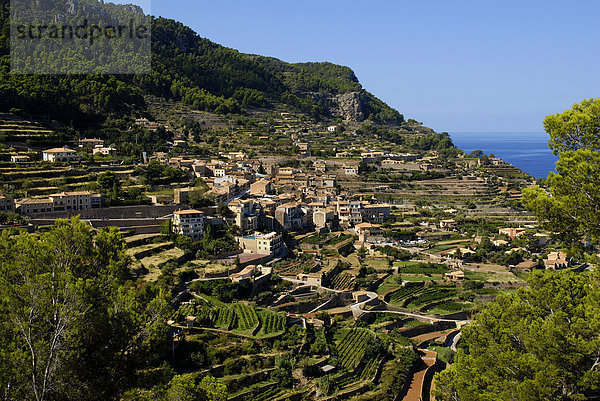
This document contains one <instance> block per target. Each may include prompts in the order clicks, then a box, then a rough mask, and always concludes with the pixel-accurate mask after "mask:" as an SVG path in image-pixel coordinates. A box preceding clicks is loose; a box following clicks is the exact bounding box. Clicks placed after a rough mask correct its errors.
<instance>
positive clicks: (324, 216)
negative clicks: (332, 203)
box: [313, 207, 337, 231]
mask: <svg viewBox="0 0 600 401" xmlns="http://www.w3.org/2000/svg"><path fill="white" fill-rule="evenodd" d="M336 217H337V216H336V214H335V209H334V208H331V207H330V208H326V209H320V210H315V211H313V224H314V225H315V228H316V229H317V230H325V229H326V230H328V231H332V230H333V229H335V228H336V226H337V224H336Z"/></svg>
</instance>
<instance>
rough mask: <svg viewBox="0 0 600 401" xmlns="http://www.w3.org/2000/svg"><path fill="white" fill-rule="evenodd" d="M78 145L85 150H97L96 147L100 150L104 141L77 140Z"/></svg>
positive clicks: (94, 139)
mask: <svg viewBox="0 0 600 401" xmlns="http://www.w3.org/2000/svg"><path fill="white" fill-rule="evenodd" d="M78 145H79V147H80V148H86V149H94V148H98V147H100V148H101V147H103V146H104V139H98V138H84V139H80V140H79V142H78Z"/></svg>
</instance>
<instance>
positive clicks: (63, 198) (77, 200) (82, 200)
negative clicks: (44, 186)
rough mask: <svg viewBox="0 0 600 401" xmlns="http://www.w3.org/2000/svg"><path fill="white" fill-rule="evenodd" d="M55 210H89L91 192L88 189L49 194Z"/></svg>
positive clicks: (90, 206)
mask: <svg viewBox="0 0 600 401" xmlns="http://www.w3.org/2000/svg"><path fill="white" fill-rule="evenodd" d="M49 198H50V200H51V201H52V209H53V211H55V212H59V211H73V210H89V209H91V208H92V193H91V192H89V191H79V192H61V193H58V194H52V195H50V196H49Z"/></svg>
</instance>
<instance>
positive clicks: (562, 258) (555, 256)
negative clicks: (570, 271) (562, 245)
mask: <svg viewBox="0 0 600 401" xmlns="http://www.w3.org/2000/svg"><path fill="white" fill-rule="evenodd" d="M544 266H546V269H553V270H556V269H566V268H567V267H569V266H571V262H570V260H569V258H568V257H567V254H566V253H564V252H561V251H559V252H550V253H549V254H548V257H547V258H546V259H544Z"/></svg>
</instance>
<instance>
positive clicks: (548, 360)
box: [436, 271, 600, 401]
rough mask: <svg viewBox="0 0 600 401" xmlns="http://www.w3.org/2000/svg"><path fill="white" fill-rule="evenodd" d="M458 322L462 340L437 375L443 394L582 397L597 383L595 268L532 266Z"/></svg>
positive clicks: (598, 291) (527, 399)
mask: <svg viewBox="0 0 600 401" xmlns="http://www.w3.org/2000/svg"><path fill="white" fill-rule="evenodd" d="M528 284H529V287H528V288H522V289H520V290H519V291H518V292H517V293H516V294H514V295H513V294H503V295H500V296H499V297H498V298H497V299H496V300H495V301H493V302H491V303H489V304H488V305H487V306H486V308H485V309H484V310H483V311H482V312H481V313H479V314H478V315H477V318H476V320H475V322H473V323H472V324H471V325H470V326H468V327H466V328H464V329H463V339H464V348H462V349H459V352H458V353H457V355H456V359H455V363H454V364H453V365H451V366H450V367H449V368H448V369H447V370H445V371H444V372H442V373H441V374H439V375H438V376H437V378H438V381H437V382H436V389H437V390H436V395H437V397H438V399H441V400H461V401H471V400H472V401H476V400H477V401H479V400H482V401H483V400H519V401H533V400H585V399H589V397H590V396H592V395H594V394H595V395H597V394H598V392H599V391H600V334H599V329H600V303H599V300H600V287H599V285H598V276H594V277H593V278H592V277H589V276H586V275H581V274H576V273H573V272H570V271H562V272H554V271H547V272H543V273H542V272H537V273H532V275H531V277H530V279H529V281H528Z"/></svg>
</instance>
